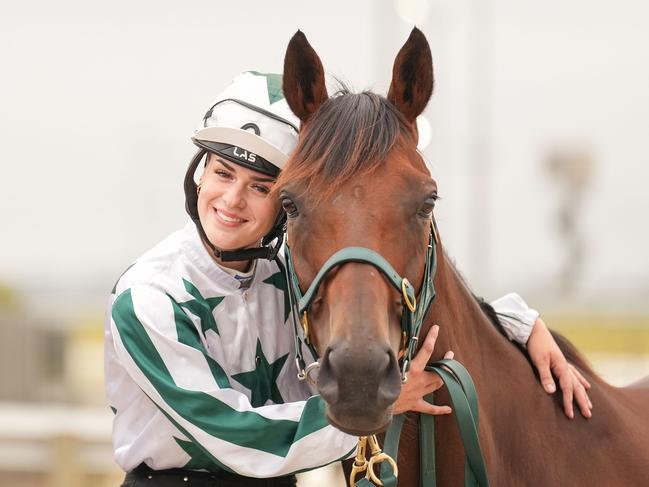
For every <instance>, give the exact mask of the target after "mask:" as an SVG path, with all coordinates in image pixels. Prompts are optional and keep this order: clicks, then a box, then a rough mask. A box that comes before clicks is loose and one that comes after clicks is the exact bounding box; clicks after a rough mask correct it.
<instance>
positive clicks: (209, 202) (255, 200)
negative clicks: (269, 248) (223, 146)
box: [198, 154, 279, 250]
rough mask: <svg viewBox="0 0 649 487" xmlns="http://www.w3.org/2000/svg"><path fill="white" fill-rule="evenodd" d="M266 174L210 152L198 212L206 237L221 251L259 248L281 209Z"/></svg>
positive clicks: (272, 181)
mask: <svg viewBox="0 0 649 487" xmlns="http://www.w3.org/2000/svg"><path fill="white" fill-rule="evenodd" d="M274 182H275V179H274V178H271V177H269V176H267V175H265V174H262V173H260V172H257V171H253V170H251V169H248V168H245V167H243V166H239V165H238V164H234V163H232V162H229V161H227V160H225V159H223V158H221V157H219V156H217V155H215V154H210V157H209V160H208V163H207V166H206V167H205V171H204V172H203V175H202V176H201V180H200V192H199V194H198V215H199V218H200V220H201V224H202V225H203V229H204V230H205V234H206V235H207V238H208V239H209V240H210V242H211V243H212V245H214V246H215V247H217V248H219V249H221V250H236V249H240V248H248V247H256V246H258V245H259V242H260V241H261V239H262V237H263V236H264V235H266V234H267V233H268V232H269V231H270V229H271V228H272V226H273V223H274V222H275V218H276V217H277V214H278V211H279V203H278V202H277V200H276V198H271V197H270V196H269V193H270V190H271V188H272V186H273V184H274Z"/></svg>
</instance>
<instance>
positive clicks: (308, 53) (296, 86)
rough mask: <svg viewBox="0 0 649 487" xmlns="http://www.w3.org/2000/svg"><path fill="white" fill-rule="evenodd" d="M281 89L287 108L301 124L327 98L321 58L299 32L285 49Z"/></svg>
mask: <svg viewBox="0 0 649 487" xmlns="http://www.w3.org/2000/svg"><path fill="white" fill-rule="evenodd" d="M282 89H283V91H284V96H285V97H286V101H287V102H288V106H289V107H291V110H293V113H295V115H297V117H298V118H299V119H300V120H301V121H302V123H305V122H306V121H307V120H308V119H309V117H311V115H313V113H314V112H315V111H316V110H317V109H318V107H319V106H320V105H321V104H322V103H323V102H324V101H325V100H326V99H327V97H328V95H327V88H326V86H325V76H324V69H323V68H322V63H321V62H320V58H319V57H318V55H317V54H316V52H315V51H314V50H313V48H312V47H311V44H309V41H307V39H306V36H305V35H304V34H303V33H302V32H301V31H299V30H298V31H297V32H296V33H295V35H294V36H293V37H292V38H291V41H290V42H289V43H288V47H287V48H286V56H284V78H283V86H282Z"/></svg>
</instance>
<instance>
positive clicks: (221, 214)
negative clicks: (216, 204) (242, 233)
mask: <svg viewBox="0 0 649 487" xmlns="http://www.w3.org/2000/svg"><path fill="white" fill-rule="evenodd" d="M213 209H214V214H215V215H216V219H217V220H218V222H219V223H221V224H222V225H225V226H226V227H238V226H241V225H243V224H244V223H245V222H247V221H248V220H246V219H245V218H241V217H239V216H237V215H236V214H234V213H230V212H228V211H225V210H221V209H219V208H213Z"/></svg>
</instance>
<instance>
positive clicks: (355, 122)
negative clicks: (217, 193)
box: [275, 86, 415, 200]
mask: <svg viewBox="0 0 649 487" xmlns="http://www.w3.org/2000/svg"><path fill="white" fill-rule="evenodd" d="M402 137H406V138H408V137H409V138H410V140H409V143H410V144H415V141H414V136H413V133H412V131H411V129H410V127H409V126H408V123H407V121H406V120H405V118H404V117H403V115H402V114H401V113H400V112H399V111H398V110H397V108H396V107H395V106H394V105H393V104H392V103H390V102H389V101H388V100H387V99H386V98H384V97H382V96H380V95H377V94H376V93H372V92H369V91H364V92H362V93H351V92H350V91H349V90H348V89H347V88H345V87H344V86H342V87H341V88H340V90H339V91H337V92H336V93H335V94H334V95H333V96H331V97H330V98H329V99H327V100H326V101H325V102H324V103H323V104H322V105H321V106H320V107H319V108H318V110H317V111H316V112H315V113H314V115H313V116H312V118H311V119H309V121H308V123H307V124H306V125H305V126H304V127H303V129H302V133H301V134H300V141H299V143H298V146H297V147H296V149H295V151H294V152H293V154H292V156H291V158H290V159H289V161H288V162H287V164H286V166H285V168H284V169H283V171H282V173H281V175H280V177H279V179H278V181H277V184H276V185H275V188H281V187H283V186H284V185H285V184H287V183H288V182H297V183H300V187H301V188H302V189H303V190H304V191H305V192H306V193H308V194H310V195H315V196H314V197H315V199H316V200H318V199H320V198H324V197H326V196H329V195H332V194H333V193H334V192H335V191H336V189H338V188H339V187H340V186H341V185H342V184H343V183H345V182H346V181H348V180H349V179H350V178H351V177H352V176H355V175H359V174H363V173H368V172H371V171H373V170H374V169H376V168H377V167H380V166H381V164H382V163H383V162H384V161H385V159H386V156H387V155H388V153H389V152H390V151H391V150H392V149H393V148H394V147H395V146H397V145H398V144H399V142H400V140H401V138H402Z"/></svg>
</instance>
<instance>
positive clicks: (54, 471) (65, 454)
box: [48, 435, 83, 487]
mask: <svg viewBox="0 0 649 487" xmlns="http://www.w3.org/2000/svg"><path fill="white" fill-rule="evenodd" d="M51 441H52V445H51V451H52V465H51V468H50V474H49V479H48V487H82V485H83V484H82V477H83V473H82V472H81V466H80V465H79V439H78V438H75V437H73V436H70V435H61V436H55V437H53V438H52V440H51Z"/></svg>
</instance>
